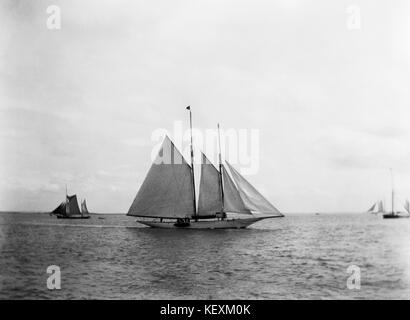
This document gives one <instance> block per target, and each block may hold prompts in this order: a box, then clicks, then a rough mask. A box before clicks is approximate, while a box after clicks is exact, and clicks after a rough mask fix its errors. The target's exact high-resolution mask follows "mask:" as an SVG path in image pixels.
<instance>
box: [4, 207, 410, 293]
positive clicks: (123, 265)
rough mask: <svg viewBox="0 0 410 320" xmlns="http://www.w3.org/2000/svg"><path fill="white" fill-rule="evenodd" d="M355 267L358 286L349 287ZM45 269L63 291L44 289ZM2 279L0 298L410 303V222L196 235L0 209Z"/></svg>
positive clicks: (298, 219) (340, 221)
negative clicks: (52, 271) (57, 272)
mask: <svg viewBox="0 0 410 320" xmlns="http://www.w3.org/2000/svg"><path fill="white" fill-rule="evenodd" d="M351 264H354V265H357V266H359V267H360V268H361V289H360V290H349V289H347V287H346V280H347V278H348V276H349V274H348V273H347V272H346V270H347V268H348V266H349V265H351ZM49 265H57V266H59V267H60V268H61V290H53V291H51V290H48V289H47V287H46V280H47V277H48V276H49V275H48V274H47V273H46V268H47V267H48V266H49ZM0 285H1V286H0V298H1V299H4V298H17V299H22V298H33V299H65V298H68V299H84V298H85V299H99V298H100V299H185V298H187V299H188V298H191V299H195V298H198V299H208V298H211V299H236V298H239V299H244V298H250V299H300V298H303V299H318V298H324V299H341V298H347V299H350V298H361V299H377V298H386V299H402V298H405V299H409V298H410V219H397V220H383V219H381V217H377V216H373V215H371V216H370V215H366V214H357V215H352V214H341V215H330V214H329V215H320V216H316V215H288V216H287V217H286V218H284V219H272V220H265V221H262V222H259V223H257V224H255V225H253V226H252V227H251V228H249V229H245V230H197V231H195V230H160V229H150V228H145V227H142V226H139V225H138V224H137V223H136V222H135V219H133V218H130V217H126V216H123V215H115V216H107V217H106V218H105V219H104V220H102V219H98V218H96V217H95V216H93V217H92V218H91V219H90V220H72V221H70V220H57V219H55V218H53V217H50V216H48V215H47V214H35V213H24V214H23V213H20V214H17V213H2V214H0Z"/></svg>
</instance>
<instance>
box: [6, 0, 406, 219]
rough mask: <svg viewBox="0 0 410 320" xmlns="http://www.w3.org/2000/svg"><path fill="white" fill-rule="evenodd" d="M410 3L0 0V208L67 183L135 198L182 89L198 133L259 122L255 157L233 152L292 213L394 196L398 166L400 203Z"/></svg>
mask: <svg viewBox="0 0 410 320" xmlns="http://www.w3.org/2000/svg"><path fill="white" fill-rule="evenodd" d="M50 5H57V6H59V7H60V9H61V29H58V30H50V29H48V28H47V19H48V17H49V16H50V14H49V13H47V11H46V10H47V7H48V6H50ZM352 5H353V6H354V8H356V9H359V10H360V25H359V27H358V25H357V24H356V25H355V28H352V27H349V23H348V21H350V20H349V19H351V17H352V16H351V13H349V12H351V11H349V8H351V6H352ZM355 12H356V14H357V10H356V11H355ZM409 16H410V3H409V2H408V1H399V0H397V1H393V2H392V1H383V0H381V1H377V2H376V1H370V0H369V1H364V0H363V1H362V0H358V1H354V2H352V1H326V0H315V1H313V0H269V1H268V0H266V1H264V0H257V1H255V0H253V1H250V0H249V1H244V0H239V1H238V0H218V1H216V0H207V1H197V0H186V1H182V0H176V1H168V0H157V1H135V0H122V1H119V0H116V1H114V0H112V1H108V0H104V1H102V0H94V1H91V0H90V1H86V2H85V1H79V0H70V1H68V0H65V1H58V0H48V1H44V0H38V1H30V0H4V1H1V3H0V210H17V211H18V210H28V211H32V210H35V211H48V210H52V209H54V208H55V207H56V206H57V205H58V204H59V203H60V202H61V201H63V200H64V195H65V186H66V185H67V188H68V192H69V193H70V194H72V193H76V194H77V195H78V197H79V198H87V204H88V207H89V210H90V211H92V212H106V213H123V212H126V211H127V210H128V208H129V206H130V205H131V203H132V200H133V199H134V197H135V195H136V193H137V191H138V188H139V186H140V185H141V183H142V181H143V179H144V177H145V175H146V173H147V171H148V169H149V167H150V165H151V160H152V155H151V153H152V150H153V148H154V147H155V146H157V145H158V140H155V139H154V137H156V133H157V132H158V130H161V129H165V130H168V132H169V133H170V136H171V138H175V136H176V133H175V129H174V128H175V127H176V126H178V125H179V126H182V128H183V130H186V129H188V126H189V122H188V114H187V111H186V110H185V107H186V106H187V105H191V107H192V111H193V121H194V128H195V129H196V131H198V132H200V133H201V132H205V131H206V130H208V129H215V127H216V123H218V122H219V123H221V126H222V128H223V129H224V130H228V129H233V130H237V131H238V130H243V132H245V133H248V134H249V135H248V137H249V136H250V132H257V137H258V140H257V141H258V148H256V149H255V150H256V151H255V150H254V152H255V153H254V155H255V156H256V157H255V159H256V160H255V161H257V165H256V167H257V170H253V172H251V173H249V172H248V174H245V173H246V172H245V171H246V170H245V171H244V168H243V166H241V163H235V161H233V162H234V163H233V164H234V165H235V166H236V167H237V169H239V170H242V173H244V175H245V177H246V178H247V179H248V180H249V181H250V182H251V183H252V184H253V185H254V186H255V187H256V188H257V189H258V190H260V191H261V192H262V193H263V194H264V195H265V196H266V198H268V199H269V200H270V201H271V202H272V203H273V204H274V205H275V206H276V207H277V208H278V209H279V210H281V211H283V212H285V213H286V212H316V211H320V212H344V211H349V212H360V211H365V210H367V209H368V207H370V205H371V204H372V203H373V202H375V201H377V200H386V201H390V198H389V197H390V194H389V192H390V188H391V181H390V174H389V168H393V169H394V185H395V189H396V193H397V201H398V203H400V202H402V201H403V200H404V199H405V198H410V146H409V142H410V19H408V17H409ZM355 17H356V18H357V15H355ZM356 21H357V20H356ZM350 26H351V25H350ZM157 138H158V137H157ZM187 138H188V136H186V135H185V138H184V139H175V143H176V145H177V146H178V147H179V148H181V149H185V148H186V147H187V146H188V140H187ZM244 144H245V142H244V141H243V140H242V142H241V143H240V145H239V147H241V146H242V145H244ZM199 149H201V148H200V147H197V146H196V150H199ZM225 158H226V156H225ZM231 160H232V159H231ZM245 169H246V168H245ZM196 171H199V169H198V167H197V168H196Z"/></svg>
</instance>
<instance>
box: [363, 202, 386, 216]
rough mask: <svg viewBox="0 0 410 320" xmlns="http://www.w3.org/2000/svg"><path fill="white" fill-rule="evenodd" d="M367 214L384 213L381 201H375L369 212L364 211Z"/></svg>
mask: <svg viewBox="0 0 410 320" xmlns="http://www.w3.org/2000/svg"><path fill="white" fill-rule="evenodd" d="M376 206H377V209H376ZM366 212H367V213H372V214H378V213H384V204H383V201H381V200H380V201H377V202H375V203H374V204H373V205H372V206H371V207H370V208H369V210H367V211H366Z"/></svg>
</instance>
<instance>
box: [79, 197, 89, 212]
mask: <svg viewBox="0 0 410 320" xmlns="http://www.w3.org/2000/svg"><path fill="white" fill-rule="evenodd" d="M81 213H82V214H88V213H89V212H88V208H87V203H86V202H85V199H84V200H83V201H82V202H81Z"/></svg>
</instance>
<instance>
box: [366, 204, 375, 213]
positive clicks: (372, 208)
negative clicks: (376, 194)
mask: <svg viewBox="0 0 410 320" xmlns="http://www.w3.org/2000/svg"><path fill="white" fill-rule="evenodd" d="M376 205H377V202H376V203H375V204H373V205H372V206H371V207H370V209H369V210H367V212H372V211H373V210H374V208H376Z"/></svg>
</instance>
